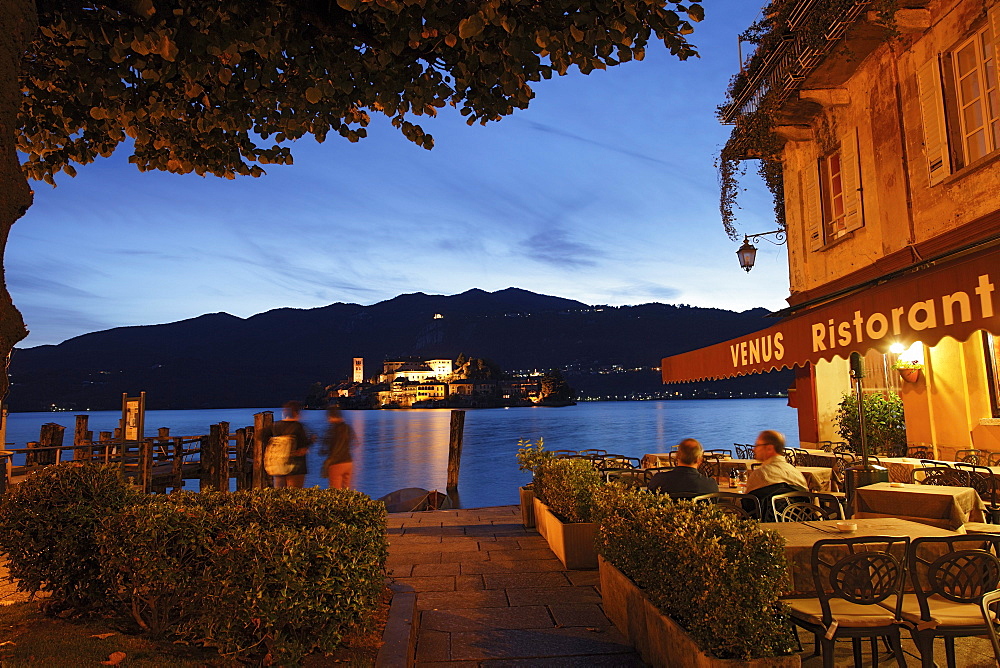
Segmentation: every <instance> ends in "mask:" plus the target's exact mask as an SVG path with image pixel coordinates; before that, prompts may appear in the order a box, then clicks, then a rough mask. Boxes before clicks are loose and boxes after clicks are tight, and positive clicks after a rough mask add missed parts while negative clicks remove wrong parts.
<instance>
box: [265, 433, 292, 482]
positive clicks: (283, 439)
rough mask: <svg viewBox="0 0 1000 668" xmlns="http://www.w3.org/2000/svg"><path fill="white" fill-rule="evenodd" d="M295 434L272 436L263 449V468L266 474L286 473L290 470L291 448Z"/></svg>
mask: <svg viewBox="0 0 1000 668" xmlns="http://www.w3.org/2000/svg"><path fill="white" fill-rule="evenodd" d="M294 447H295V436H292V435H288V436H272V437H271V438H270V439H269V440H268V441H267V449H266V450H265V451H264V470H265V471H267V474H268V475H288V474H289V473H291V472H292V468H294V467H293V466H292V449H293V448H294Z"/></svg>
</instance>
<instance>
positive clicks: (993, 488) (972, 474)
mask: <svg viewBox="0 0 1000 668" xmlns="http://www.w3.org/2000/svg"><path fill="white" fill-rule="evenodd" d="M955 468H956V469H958V470H959V471H962V472H963V473H965V475H966V477H967V479H968V482H969V484H968V485H967V486H968V487H971V488H972V489H974V490H976V492H978V494H979V498H980V499H982V500H983V501H985V502H986V503H988V504H994V503H996V501H997V479H996V478H994V477H993V471H991V470H990V469H988V468H987V467H985V466H977V465H976V464H966V463H965V462H956V463H955Z"/></svg>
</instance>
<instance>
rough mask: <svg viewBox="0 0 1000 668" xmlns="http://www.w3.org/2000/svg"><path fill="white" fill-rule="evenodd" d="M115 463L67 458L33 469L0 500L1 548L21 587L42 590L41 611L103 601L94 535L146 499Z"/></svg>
mask: <svg viewBox="0 0 1000 668" xmlns="http://www.w3.org/2000/svg"><path fill="white" fill-rule="evenodd" d="M146 498H147V497H146V496H145V495H143V494H142V493H141V492H140V491H138V489H137V488H134V487H130V486H129V485H128V484H127V483H126V482H125V481H124V480H123V479H122V477H121V474H120V472H119V469H118V467H117V466H107V465H94V464H86V465H81V464H76V463H72V462H67V463H65V464H57V465H53V466H48V467H46V468H44V469H42V470H40V471H37V472H35V473H33V474H31V475H30V476H28V477H27V478H25V479H24V480H23V481H21V482H20V483H19V484H17V485H14V486H13V487H11V488H10V489H9V490H8V491H7V493H6V494H5V495H4V496H2V497H0V553H3V554H6V555H7V559H8V563H7V565H8V568H9V570H10V575H11V577H12V578H14V579H15V580H16V581H17V582H18V588H19V589H21V590H22V591H28V592H31V593H36V592H39V591H45V592H49V593H50V594H51V598H50V599H49V600H48V601H47V602H46V605H45V609H46V611H47V612H49V613H57V612H60V611H64V610H70V611H74V612H84V611H88V610H94V609H98V608H100V607H102V606H103V605H104V604H106V603H107V602H109V600H110V599H109V594H110V590H109V582H108V579H107V578H106V577H105V570H104V569H103V568H102V562H101V557H100V554H99V550H98V545H97V543H96V542H95V539H94V532H95V530H96V529H97V527H98V526H100V524H101V522H102V521H103V520H105V519H106V518H107V517H109V516H112V515H114V514H116V513H118V512H119V511H121V510H122V509H123V508H125V507H127V506H130V505H134V504H138V503H143V502H144V501H145V500H146Z"/></svg>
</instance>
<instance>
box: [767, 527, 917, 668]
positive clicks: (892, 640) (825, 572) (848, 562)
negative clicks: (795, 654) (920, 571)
mask: <svg viewBox="0 0 1000 668" xmlns="http://www.w3.org/2000/svg"><path fill="white" fill-rule="evenodd" d="M908 544H909V538H906V537H905V536H870V537H868V536H866V537H861V538H840V539H827V540H819V541H817V542H816V543H815V544H814V545H813V548H812V553H811V559H810V563H811V568H812V576H813V585H814V587H815V589H816V594H817V596H816V598H802V599H798V598H797V599H789V600H787V603H788V605H789V607H790V609H791V619H792V622H793V623H794V624H796V625H797V626H801V627H802V628H804V629H806V630H808V631H811V632H812V633H813V635H814V637H815V639H816V643H817V645H818V646H819V647H821V648H822V655H823V666H824V668H833V666H834V657H833V653H834V646H835V644H836V641H837V640H838V639H839V638H850V639H851V643H852V645H853V648H854V665H855V667H857V666H860V665H861V659H862V656H861V639H862V638H871V642H872V656H873V662H877V660H878V658H877V657H878V653H877V642H878V638H879V637H884V638H886V639H887V642H888V643H889V646H890V648H891V649H892V652H893V654H894V655H895V657H896V663H897V665H899V666H906V660H905V659H904V657H903V648H902V646H901V644H900V637H899V625H898V624H897V620H896V615H895V614H894V612H893V610H894V609H895V608H894V607H893V606H895V607H898V606H899V596H900V591H901V590H902V585H903V580H904V576H905V572H906V569H905V562H904V557H903V555H904V554H905V552H906V547H907V545H908ZM875 665H878V664H877V663H875Z"/></svg>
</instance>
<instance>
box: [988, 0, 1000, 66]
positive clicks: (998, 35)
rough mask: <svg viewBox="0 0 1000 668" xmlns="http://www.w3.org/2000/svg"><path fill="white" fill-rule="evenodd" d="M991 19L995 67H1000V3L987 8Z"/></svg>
mask: <svg viewBox="0 0 1000 668" xmlns="http://www.w3.org/2000/svg"><path fill="white" fill-rule="evenodd" d="M986 14H987V16H988V17H989V21H990V32H992V33H993V67H1000V3H995V4H994V5H993V6H992V7H990V8H989V9H988V10H986Z"/></svg>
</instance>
